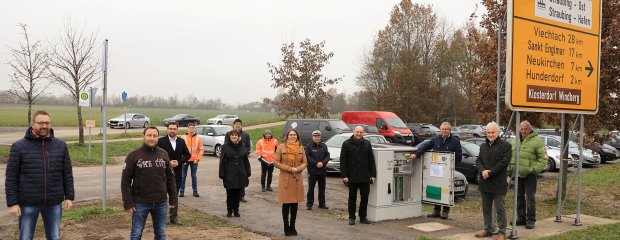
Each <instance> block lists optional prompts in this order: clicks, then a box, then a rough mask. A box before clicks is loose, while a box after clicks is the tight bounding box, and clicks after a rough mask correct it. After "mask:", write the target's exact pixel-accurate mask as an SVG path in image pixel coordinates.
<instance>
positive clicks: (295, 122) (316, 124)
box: [282, 119, 352, 146]
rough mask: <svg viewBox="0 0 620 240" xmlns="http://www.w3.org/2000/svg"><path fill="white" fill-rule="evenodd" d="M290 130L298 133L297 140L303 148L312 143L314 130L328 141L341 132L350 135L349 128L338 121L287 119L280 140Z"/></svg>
mask: <svg viewBox="0 0 620 240" xmlns="http://www.w3.org/2000/svg"><path fill="white" fill-rule="evenodd" d="M291 128H294V129H296V130H297V132H299V136H298V137H299V140H300V141H301V143H302V144H303V145H304V146H305V145H306V144H308V143H310V142H312V132H314V130H319V131H321V138H322V139H329V138H330V137H332V136H334V135H336V134H340V133H343V132H349V133H352V131H351V129H350V128H349V126H347V124H345V123H344V122H343V121H342V120H339V119H289V120H286V123H284V128H283V129H282V139H284V138H285V134H287V133H288V131H289V130H290V129H291Z"/></svg>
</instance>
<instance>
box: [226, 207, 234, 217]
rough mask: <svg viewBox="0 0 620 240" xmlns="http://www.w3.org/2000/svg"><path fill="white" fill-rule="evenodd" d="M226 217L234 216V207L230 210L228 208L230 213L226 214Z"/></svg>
mask: <svg viewBox="0 0 620 240" xmlns="http://www.w3.org/2000/svg"><path fill="white" fill-rule="evenodd" d="M226 217H227V218H231V217H233V213H232V209H229V210H228V213H227V214H226Z"/></svg>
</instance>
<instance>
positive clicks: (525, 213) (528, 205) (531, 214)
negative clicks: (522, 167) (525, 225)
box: [517, 174, 538, 222]
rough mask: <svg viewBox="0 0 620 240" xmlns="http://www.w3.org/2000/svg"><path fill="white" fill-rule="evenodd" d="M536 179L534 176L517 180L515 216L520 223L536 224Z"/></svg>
mask: <svg viewBox="0 0 620 240" xmlns="http://www.w3.org/2000/svg"><path fill="white" fill-rule="evenodd" d="M536 178H537V177H536V174H530V175H527V176H526V177H524V178H519V188H518V189H517V214H518V219H519V220H521V221H528V222H536V183H537V181H538V180H537V179H536ZM526 198H527V202H526Z"/></svg>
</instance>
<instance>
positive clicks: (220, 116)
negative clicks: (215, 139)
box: [214, 115, 226, 118]
mask: <svg viewBox="0 0 620 240" xmlns="http://www.w3.org/2000/svg"><path fill="white" fill-rule="evenodd" d="M224 116H226V115H217V116H215V117H214V118H224Z"/></svg>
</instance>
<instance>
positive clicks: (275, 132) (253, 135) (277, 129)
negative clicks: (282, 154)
mask: <svg viewBox="0 0 620 240" xmlns="http://www.w3.org/2000/svg"><path fill="white" fill-rule="evenodd" d="M282 128H284V125H278V126H273V127H267V128H257V129H252V130H248V131H247V132H248V134H249V135H250V139H251V140H252V145H253V146H252V149H255V148H256V142H258V140H260V139H261V138H263V133H264V132H265V129H269V130H271V135H272V136H273V137H274V138H276V139H278V143H282V139H280V136H282Z"/></svg>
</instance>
